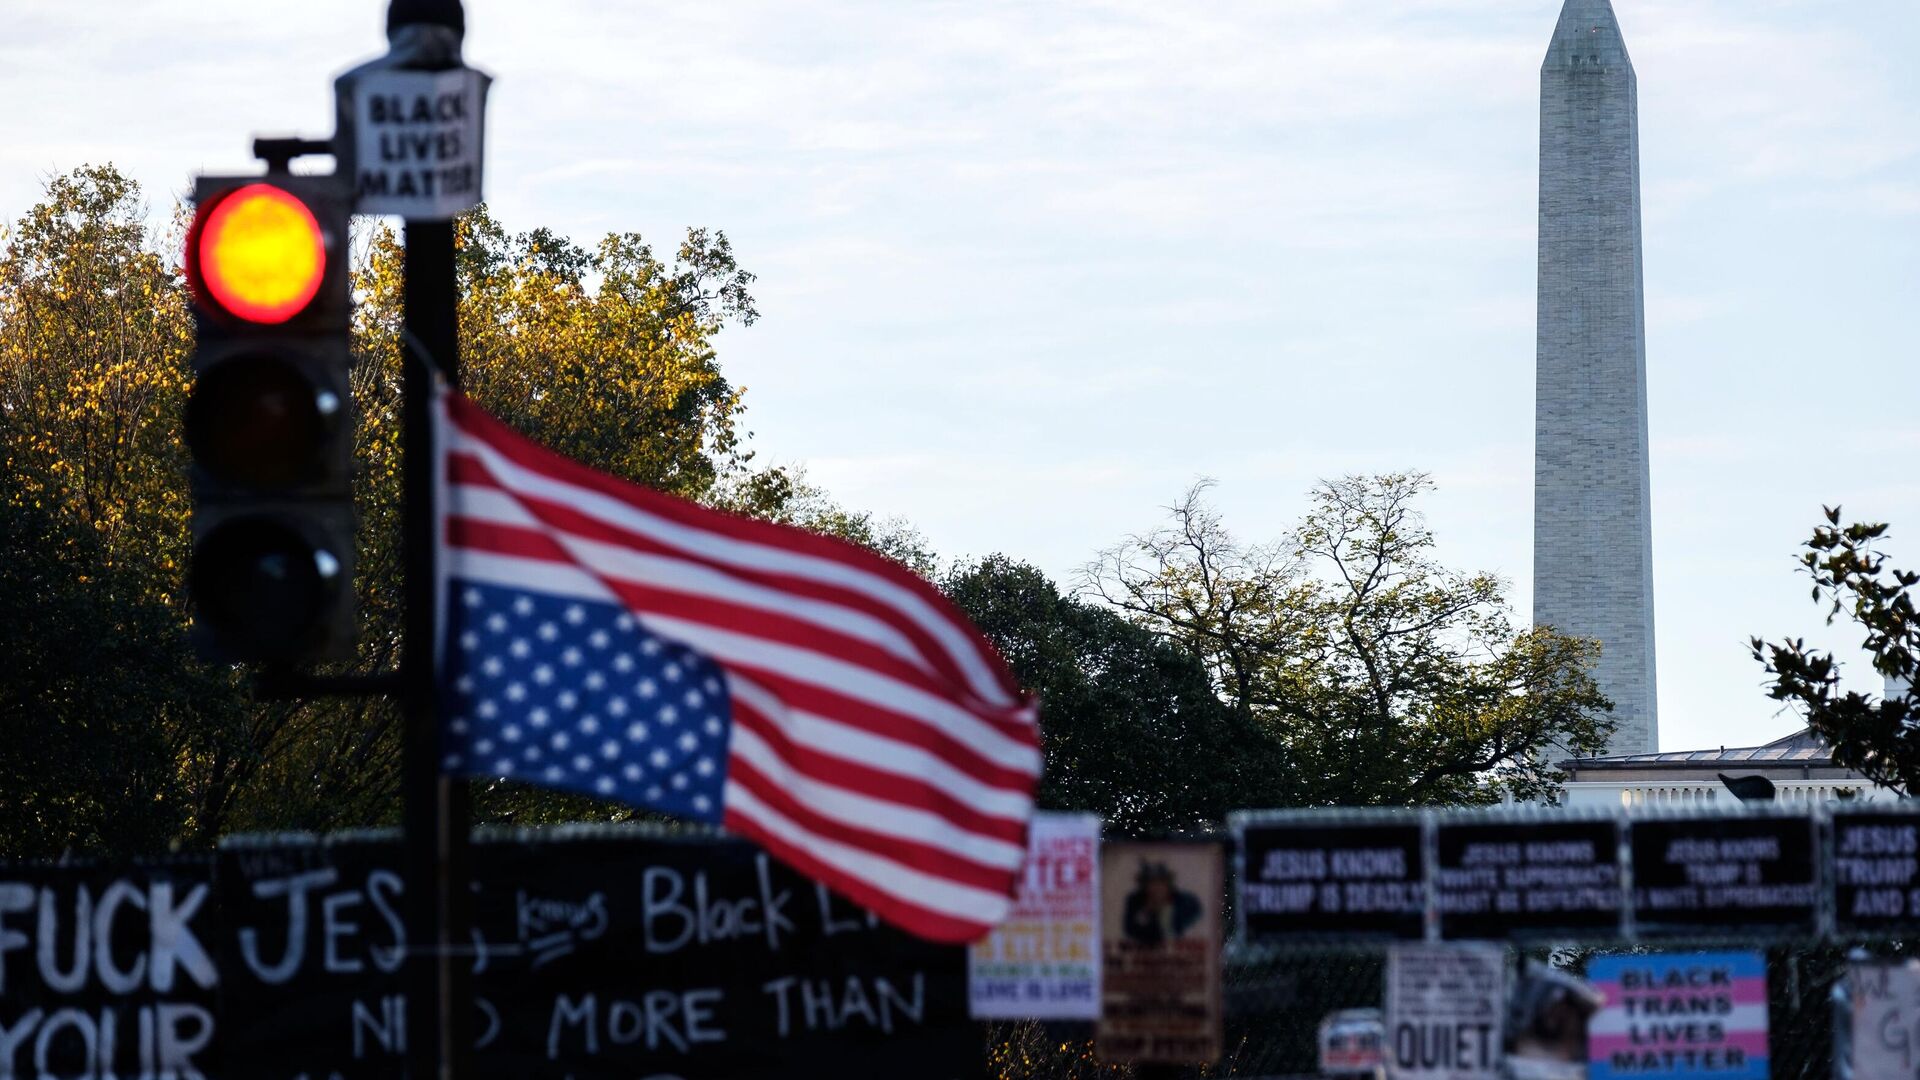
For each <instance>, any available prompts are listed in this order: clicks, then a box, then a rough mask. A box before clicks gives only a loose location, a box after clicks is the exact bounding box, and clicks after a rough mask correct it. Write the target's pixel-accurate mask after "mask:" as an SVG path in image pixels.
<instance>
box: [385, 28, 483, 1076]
mask: <svg viewBox="0 0 1920 1080" xmlns="http://www.w3.org/2000/svg"><path fill="white" fill-rule="evenodd" d="M465 29H466V20H465V13H464V11H463V10H462V9H461V5H460V0H391V3H390V5H389V7H388V9H387V37H388V40H389V41H390V42H391V44H392V52H391V53H390V54H389V57H388V61H389V62H392V63H396V66H408V67H415V66H417V67H429V68H436V67H453V66H458V65H459V63H460V58H459V57H460V39H461V38H462V37H463V36H464V33H465ZM453 230H454V226H453V222H451V221H448V220H444V219H442V220H416V219H411V218H409V219H408V220H407V222H406V233H405V241H406V248H405V251H406V254H405V263H404V266H403V270H404V283H403V285H402V306H403V325H404V327H405V333H404V334H403V335H402V338H403V348H404V350H405V351H406V353H407V354H408V355H407V356H406V357H405V358H404V359H403V361H402V376H401V396H402V413H401V425H402V437H403V439H404V440H405V458H404V461H403V464H402V473H401V486H402V490H403V507H402V511H401V533H402V535H401V557H402V560H403V566H404V573H405V581H406V615H405V621H404V624H403V629H402V639H401V668H400V681H401V693H400V706H401V709H402V712H403V720H404V729H403V730H404V731H405V749H404V755H403V761H402V766H401V785H402V797H403V803H404V808H403V814H404V818H403V821H404V825H405V834H406V839H405V844H404V848H405V851H404V858H405V862H404V871H405V873H404V878H405V881H406V908H405V912H404V917H405V921H406V924H407V940H408V942H409V943H410V947H409V948H408V950H407V959H406V964H405V967H404V968H403V969H402V970H403V972H404V984H403V989H404V990H405V992H406V998H407V1011H406V1029H407V1030H406V1047H407V1051H406V1056H407V1076H408V1077H409V1078H411V1080H456V1078H459V1077H464V1076H467V1075H470V1074H471V1071H472V1070H471V1069H470V1068H469V1067H468V1059H469V1057H470V1055H471V1048H472V1046H473V1040H472V1037H471V1035H470V1031H469V1029H470V1026H471V1025H470V1019H471V1014H472V995H471V992H470V988H469V986H468V983H469V981H470V980H469V975H470V973H471V970H472V965H471V962H470V961H469V960H468V959H467V956H468V954H469V953H470V952H471V949H470V947H469V946H470V943H469V941H468V930H467V928H468V927H469V926H471V925H472V920H471V918H470V917H469V916H470V912H469V909H470V907H471V905H472V898H471V896H470V894H469V888H468V883H469V882H470V881H472V879H473V878H472V873H471V868H470V863H469V859H468V835H469V831H470V829H471V809H470V806H469V799H468V790H467V785H466V783H465V781H463V780H461V779H459V778H456V777H448V776H445V775H442V774H441V772H440V748H439V702H438V686H437V680H436V677H435V666H434V657H435V652H436V648H437V645H438V641H437V634H438V629H439V627H438V622H439V614H440V613H439V610H438V602H439V596H438V584H439V573H438V566H437V565H436V563H437V559H436V550H437V545H436V540H437V537H436V536H435V529H436V526H437V523H438V521H439V508H438V507H437V506H436V505H435V501H436V491H437V484H436V483H435V479H436V478H435V475H434V466H435V461H436V454H435V448H434V445H433V440H434V430H433V427H434V426H433V396H434V389H435V388H434V381H435V378H436V376H437V377H438V378H440V379H444V380H446V382H447V383H448V384H449V385H453V386H457V385H459V381H460V344H459V333H458V331H459V319H458V300H459V294H458V291H457V289H456V287H455V282H454V248H453Z"/></svg>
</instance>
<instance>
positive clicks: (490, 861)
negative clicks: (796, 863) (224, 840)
mask: <svg viewBox="0 0 1920 1080" xmlns="http://www.w3.org/2000/svg"><path fill="white" fill-rule="evenodd" d="M399 854H400V853H399V848H398V845H396V844H380V843H375V844H337V845H329V846H324V847H322V846H313V847H306V848H301V847H295V846H285V845H282V846H275V847H269V848H265V849H257V850H256V849H244V848H242V849H230V850H228V851H225V852H223V853H222V856H221V863H220V865H219V886H220V890H221V901H222V907H223V911H224V916H225V918H226V919H227V921H228V934H227V938H226V943H227V946H228V951H227V953H226V955H225V957H224V962H223V973H224V975H225V978H226V987H227V992H226V995H225V1001H226V1006H225V1014H224V1016H223V1017H222V1022H223V1025H224V1030H223V1043H224V1058H225V1060H226V1061H227V1062H228V1063H229V1064H230V1071H229V1073H228V1075H233V1076H248V1077H256V1078H261V1080H272V1078H274V1077H284V1078H285V1080H294V1078H295V1077H297V1076H298V1075H300V1074H303V1073H304V1074H306V1075H308V1076H327V1075H338V1076H340V1077H343V1078H345V1080H357V1078H362V1077H398V1076H400V1075H401V1074H402V1054H403V1050H404V1044H403V1041H402V1035H403V1031H404V1027H405V1016H406V1007H407V1005H406V1001H405V999H404V996H403V995H402V993H401V989H400V987H399V985H398V983H397V981H396V973H397V968H398V962H399V957H400V949H401V946H402V944H403V940H404V939H403V937H402V926H401V923H400V920H399V918H398V913H399V912H400V911H401V910H402V896H403V893H404V889H403V884H402V882H401V880H400V878H399V876H398V874H397V873H396V870H397V868H398V865H399ZM473 863H474V866H475V878H476V882H475V886H476V888H475V893H474V906H475V916H474V917H475V924H476V925H475V931H476V932H475V934H474V938H473V941H474V975H473V982H472V985H473V992H474V997H475V1003H474V1012H473V1014H472V1017H471V1024H472V1028H473V1038H474V1049H475V1053H474V1057H473V1060H474V1068H475V1072H476V1075H479V1076H487V1077H502V1078H505V1077H514V1078H540V1077H551V1078H553V1080H561V1078H563V1077H571V1078H574V1080H589V1078H599V1077H605V1078H614V1077H619V1078H631V1077H635V1076H660V1077H676V1078H684V1080H695V1078H700V1077H728V1078H742V1080H754V1078H764V1080H771V1078H774V1077H780V1078H806V1077H834V1078H836V1080H837V1078H839V1077H847V1076H924V1077H929V1078H933V1080H948V1078H958V1077H972V1076H976V1075H978V1070H979V1068H980V1061H981V1052H982V1044H981V1041H980V1038H979V1035H978V1030H977V1029H976V1028H975V1027H974V1025H973V1024H972V1023H971V1022H970V1021H969V1019H968V1016H967V991H966V953H965V949H964V948H963V947H961V946H944V945H935V944H932V943H929V942H925V941H922V940H920V939H917V938H914V937H911V936H909V935H907V934H904V933H901V932H899V931H896V930H893V929H891V928H889V927H887V926H885V925H883V924H881V923H879V922H878V921H877V920H876V919H875V918H874V917H873V916H872V915H871V914H869V913H868V912H865V911H863V910H861V909H859V908H857V907H854V906H853V905H850V904H848V903H846V902H845V901H843V900H841V899H839V898H838V897H836V896H834V895H833V894H831V893H830V892H828V891H827V890H825V889H824V888H821V887H820V886H818V885H816V884H814V883H813V882H811V881H808V880H807V879H805V878H803V877H801V876H799V875H798V874H795V873H793V872H792V871H789V870H787V869H785V868H784V867H782V866H780V865H779V864H777V863H775V862H773V861H772V860H771V859H770V858H769V857H768V856H767V855H766V853H764V852H762V851H760V850H759V849H758V848H755V847H753V846H752V845H750V844H747V843H745V842H744V841H738V840H724V841H711V840H708V841H697V842H696V841H684V842H683V841H674V840H667V839H658V838H640V837H625V838H622V837H608V838H593V839H571V840H565V841H547V842H521V841H511V842H489V843H483V844H476V846H475V849H474V859H473Z"/></svg>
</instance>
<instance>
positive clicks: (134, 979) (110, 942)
mask: <svg viewBox="0 0 1920 1080" xmlns="http://www.w3.org/2000/svg"><path fill="white" fill-rule="evenodd" d="M212 869H213V867H212V863H211V861H210V860H198V861H196V860H178V861H166V862H154V863H143V864H136V865H133V866H128V867H119V868H113V869H108V868H104V867H93V866H53V867H49V866H26V865H7V864H0V1077H7V1078H12V1077H42V1076H46V1077H52V1076H62V1077H74V1076H120V1077H151V1076H174V1077H188V1078H190V1077H196V1076H201V1075H214V1074H216V1073H217V1071H218V1070H217V1067H216V1066H217V1061H216V1053H217V1047H216V1035H217V1033H218V1026H217V1020H216V1013H217V1009H216V1002H217V993H218V988H219V973H218V971H217V969H216V967H215V960H214V953H215V949H216V942H217V936H218V930H217V924H216V922H215V917H214V911H213V904H212V900H211V893H212V889H213V884H212V882H213V876H212Z"/></svg>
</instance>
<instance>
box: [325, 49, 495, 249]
mask: <svg viewBox="0 0 1920 1080" xmlns="http://www.w3.org/2000/svg"><path fill="white" fill-rule="evenodd" d="M490 81H491V80H490V79H489V78H488V77H487V76H486V75H484V74H482V73H481V72H478V71H475V70H474V69H472V68H454V69H453V70H451V71H403V70H395V71H370V72H367V73H365V74H364V75H361V76H360V77H358V78H356V79H355V80H354V81H353V140H354V165H353V168H354V178H353V188H354V210H355V212H357V213H361V214H398V215H399V216H401V217H404V218H408V219H410V220H414V221H444V220H445V219H447V218H450V217H452V216H453V215H455V214H457V213H459V212H460V211H462V210H469V209H472V208H473V207H475V206H478V205H479V204H480V166H481V161H482V153H481V150H482V147H481V136H482V133H483V130H484V123H483V121H484V119H485V110H486V100H487V84H488V83H489V82H490Z"/></svg>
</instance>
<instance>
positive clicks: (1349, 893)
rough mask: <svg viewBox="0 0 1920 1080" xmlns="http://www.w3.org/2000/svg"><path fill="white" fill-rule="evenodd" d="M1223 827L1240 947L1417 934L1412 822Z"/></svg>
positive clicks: (1422, 894) (1416, 846)
mask: <svg viewBox="0 0 1920 1080" xmlns="http://www.w3.org/2000/svg"><path fill="white" fill-rule="evenodd" d="M1233 825H1234V831H1235V833H1236V835H1237V836H1238V838H1239V849H1240V873H1239V875H1238V879H1237V880H1238V883H1239V891H1238V897H1239V918H1240V933H1241V936H1242V938H1243V939H1244V940H1247V941H1282V940H1299V939H1312V938H1335V937H1338V938H1371V939H1396V938H1397V939H1401V940H1417V939H1419V938H1420V937H1422V936H1423V935H1424V933H1425V927H1424V919H1425V914H1426V860H1425V858H1424V854H1423V849H1422V845H1421V836H1422V828H1423V827H1422V824H1421V821H1420V819H1419V818H1418V817H1408V816H1399V817H1396V818H1391V819H1387V818H1382V817H1380V816H1378V815H1368V816H1366V817H1354V818H1344V817H1339V816H1336V817H1333V818H1332V819H1331V820H1329V819H1328V818H1327V817H1326V816H1312V815H1307V814H1302V813H1299V812H1284V813H1276V814H1244V815H1243V814H1236V815H1234V818H1233Z"/></svg>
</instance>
